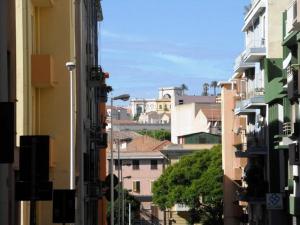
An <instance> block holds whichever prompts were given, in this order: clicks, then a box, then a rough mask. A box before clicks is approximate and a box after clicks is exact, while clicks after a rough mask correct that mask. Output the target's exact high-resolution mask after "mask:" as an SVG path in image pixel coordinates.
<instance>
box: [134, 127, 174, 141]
mask: <svg viewBox="0 0 300 225" xmlns="http://www.w3.org/2000/svg"><path fill="white" fill-rule="evenodd" d="M138 133H139V134H141V135H147V136H149V137H152V138H155V139H157V140H160V141H165V140H168V141H170V140H171V132H170V131H168V130H163V129H162V130H142V131H138Z"/></svg>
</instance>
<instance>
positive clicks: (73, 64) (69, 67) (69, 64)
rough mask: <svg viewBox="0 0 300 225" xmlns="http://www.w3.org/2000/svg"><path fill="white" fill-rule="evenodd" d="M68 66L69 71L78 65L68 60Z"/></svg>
mask: <svg viewBox="0 0 300 225" xmlns="http://www.w3.org/2000/svg"><path fill="white" fill-rule="evenodd" d="M66 67H67V68H68V70H69V71H72V70H74V69H75V67H76V65H75V62H67V63H66Z"/></svg>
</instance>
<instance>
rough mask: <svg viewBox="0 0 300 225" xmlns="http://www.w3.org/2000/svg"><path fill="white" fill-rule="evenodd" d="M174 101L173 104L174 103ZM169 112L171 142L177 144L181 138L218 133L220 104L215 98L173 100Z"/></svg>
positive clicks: (191, 97)
mask: <svg viewBox="0 0 300 225" xmlns="http://www.w3.org/2000/svg"><path fill="white" fill-rule="evenodd" d="M174 101H175V102H174ZM174 101H173V103H172V105H173V106H172V111H171V140H172V143H174V144H179V139H180V137H181V136H185V135H189V134H194V133H199V132H206V133H211V132H215V133H220V130H218V129H217V128H220V121H221V114H220V104H219V103H216V97H215V96H183V97H180V98H175V99H174Z"/></svg>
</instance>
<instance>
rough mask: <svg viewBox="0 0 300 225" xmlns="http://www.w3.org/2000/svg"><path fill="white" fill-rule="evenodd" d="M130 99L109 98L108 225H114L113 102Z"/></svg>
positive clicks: (127, 97)
mask: <svg viewBox="0 0 300 225" xmlns="http://www.w3.org/2000/svg"><path fill="white" fill-rule="evenodd" d="M129 98H130V95H129V94H123V95H119V96H116V97H111V99H110V106H111V114H110V115H111V116H110V124H111V127H110V199H111V200H110V204H111V213H110V224H111V225H114V182H113V161H114V155H113V101H116V100H122V101H127V100H128V99H129Z"/></svg>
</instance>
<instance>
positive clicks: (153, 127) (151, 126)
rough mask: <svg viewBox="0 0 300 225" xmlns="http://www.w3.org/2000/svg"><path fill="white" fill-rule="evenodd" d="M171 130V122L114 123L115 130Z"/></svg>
mask: <svg viewBox="0 0 300 225" xmlns="http://www.w3.org/2000/svg"><path fill="white" fill-rule="evenodd" d="M161 129H163V130H170V129H171V125H170V124H149V123H148V124H132V125H129V124H124V125H123V124H117V125H114V130H118V131H122V130H131V131H141V130H161Z"/></svg>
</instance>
